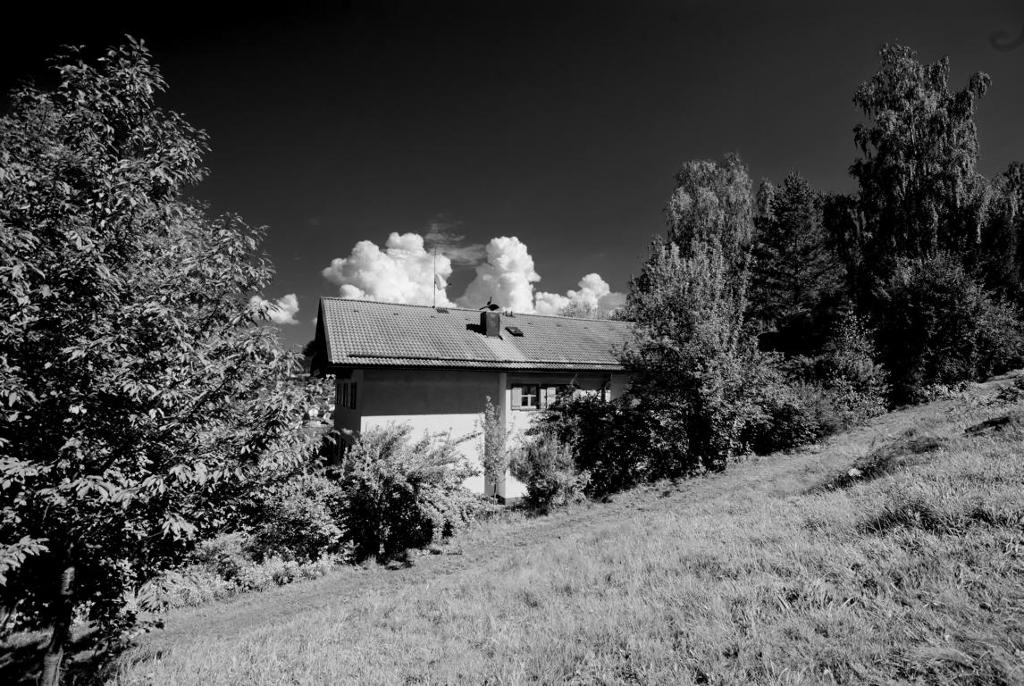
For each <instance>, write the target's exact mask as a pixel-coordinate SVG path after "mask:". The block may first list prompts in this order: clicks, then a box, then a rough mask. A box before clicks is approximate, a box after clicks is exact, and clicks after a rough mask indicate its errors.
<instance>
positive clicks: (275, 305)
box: [249, 293, 299, 324]
mask: <svg viewBox="0 0 1024 686" xmlns="http://www.w3.org/2000/svg"><path fill="white" fill-rule="evenodd" d="M249 307H251V308H252V309H253V310H257V311H259V312H260V313H261V315H262V316H265V317H266V318H267V319H269V320H270V321H272V322H274V323H275V324H298V323H299V322H298V320H297V319H295V315H296V314H298V312H299V299H298V298H297V297H295V294H294V293H289V294H288V295H285V296H283V297H281V298H278V299H277V300H267V299H266V298H262V297H260V296H258V295H254V296H252V297H251V298H249Z"/></svg>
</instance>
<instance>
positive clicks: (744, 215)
mask: <svg viewBox="0 0 1024 686" xmlns="http://www.w3.org/2000/svg"><path fill="white" fill-rule="evenodd" d="M675 182H676V186H675V189H674V190H673V192H672V196H671V198H669V202H668V206H667V207H666V208H665V216H666V220H667V222H668V242H669V243H671V244H674V245H676V246H678V247H679V249H680V251H681V253H682V256H683V257H688V256H690V254H691V252H692V250H701V249H702V248H701V246H703V245H707V244H710V243H716V244H717V245H718V246H719V247H720V248H721V251H722V254H723V256H724V257H725V258H726V262H727V263H728V268H729V269H730V270H732V271H736V272H741V271H743V270H744V269H745V267H746V259H747V257H748V256H749V248H750V242H751V240H752V238H753V235H754V224H753V216H754V207H753V204H752V203H751V193H750V176H749V175H748V174H747V168H746V166H745V165H744V164H743V161H742V160H741V159H740V158H739V155H735V154H730V155H726V156H725V159H724V160H723V161H722V162H721V163H718V162H714V161H712V160H693V161H690V162H687V163H686V164H684V165H683V167H682V169H680V170H679V171H678V172H677V173H676V176H675Z"/></svg>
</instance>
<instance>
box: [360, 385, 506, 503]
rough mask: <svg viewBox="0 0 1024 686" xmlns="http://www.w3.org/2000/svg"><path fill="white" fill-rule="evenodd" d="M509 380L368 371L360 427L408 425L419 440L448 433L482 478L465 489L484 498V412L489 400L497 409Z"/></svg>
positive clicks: (363, 392)
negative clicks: (429, 434)
mask: <svg viewBox="0 0 1024 686" xmlns="http://www.w3.org/2000/svg"><path fill="white" fill-rule="evenodd" d="M503 382H504V374H499V373H497V372H478V371H468V370H466V371H461V370H460V371H442V370H432V369H414V370H400V369H367V370H364V371H363V383H362V384H360V385H359V389H360V391H361V393H362V399H361V401H360V405H361V406H360V412H361V417H362V421H361V427H360V429H361V430H362V431H366V430H367V429H370V428H371V427H376V426H385V425H387V424H389V423H397V424H409V425H410V426H411V427H412V429H413V435H414V436H417V437H418V436H422V435H423V434H424V433H431V434H437V433H446V434H450V435H451V436H452V438H454V439H456V440H459V439H465V440H461V441H460V442H459V444H458V449H459V452H461V453H462V455H463V456H464V457H465V458H466V461H467V462H468V463H469V464H470V466H472V467H473V468H474V469H476V470H478V471H480V472H481V473H480V475H478V476H475V477H471V478H470V479H468V480H467V481H466V483H465V486H466V488H468V489H470V490H471V491H473V492H475V493H483V492H484V478H483V473H482V469H483V468H482V465H481V459H480V458H481V456H482V455H483V434H482V433H481V432H482V428H483V411H484V403H485V402H486V398H487V397H488V396H489V397H490V398H491V400H492V402H494V403H495V404H496V405H497V404H500V402H501V398H502V397H503V395H504V393H503V391H504V383H503Z"/></svg>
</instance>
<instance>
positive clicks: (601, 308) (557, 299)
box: [535, 272, 626, 317]
mask: <svg viewBox="0 0 1024 686" xmlns="http://www.w3.org/2000/svg"><path fill="white" fill-rule="evenodd" d="M577 286H578V287H579V290H575V291H574V290H570V291H569V292H568V293H566V294H565V295H559V294H558V293H546V292H543V291H538V292H537V294H536V296H535V308H536V311H537V313H538V314H561V313H562V312H563V311H564V310H565V309H566V308H570V309H571V310H573V311H575V312H576V313H580V314H584V313H585V314H590V315H592V316H596V317H607V316H609V315H610V314H613V313H614V312H615V311H616V310H618V309H619V308H621V307H622V306H623V305H625V304H626V294H625V293H616V292H613V291H612V289H611V286H609V285H608V282H607V281H605V280H604V279H602V278H601V275H600V274H597V273H594V272H591V273H590V274H587V275H586V276H584V277H583V278H582V279H580V280H579V283H577Z"/></svg>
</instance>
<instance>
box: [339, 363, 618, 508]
mask: <svg viewBox="0 0 1024 686" xmlns="http://www.w3.org/2000/svg"><path fill="white" fill-rule="evenodd" d="M345 382H348V383H355V384H357V386H356V388H357V392H356V396H357V397H356V407H355V408H354V409H353V408H346V407H342V403H341V387H342V386H341V384H342V383H345ZM627 382H628V376H627V375H626V374H624V373H613V374H608V373H602V374H590V375H585V374H517V373H505V372H494V371H472V370H459V371H444V370H432V369H408V370H401V369H365V370H353V371H352V372H351V373H350V374H349V376H348V378H341V377H339V378H338V401H337V403H336V406H335V427H336V428H337V429H339V430H340V431H342V432H343V433H346V432H347V433H348V434H349V435H350V436H351V437H353V438H354V436H355V434H356V433H358V432H360V431H366V430H368V429H370V428H373V427H381V426H386V425H388V424H391V423H396V424H408V425H409V426H411V427H412V430H413V435H414V436H415V437H420V436H422V435H423V434H424V433H430V434H438V433H446V434H450V435H451V436H452V438H454V439H456V440H458V439H465V440H461V441H460V442H459V444H458V449H459V452H460V453H462V455H463V456H464V457H465V459H466V461H467V462H468V463H469V464H470V466H472V467H473V468H474V469H476V470H478V471H480V474H479V475H477V476H474V477H471V478H469V479H467V481H466V482H465V484H464V485H465V486H466V488H468V489H470V490H471V491H473V492H475V493H486V494H488V495H491V494H495V495H499V496H501V497H502V498H504V499H515V498H520V497H522V496H524V495H526V486H525V485H524V484H523V483H521V482H520V481H518V480H517V479H515V478H514V477H512V476H511V474H506V477H505V479H504V480H500V481H499V483H497V484H492V483H486V484H485V483H484V478H483V473H482V471H483V468H482V463H481V457H482V455H483V434H482V429H483V411H484V404H485V400H486V398H487V397H490V398H491V401H492V402H493V403H494V404H495V405H496V406H498V409H499V416H500V417H502V418H503V430H505V431H506V432H507V435H508V447H509V448H511V449H514V448H515V446H516V444H517V443H518V442H519V441H521V440H522V437H523V434H524V433H525V431H526V430H527V429H529V427H530V426H531V425H532V424H533V422H534V421H535V420H536V418H537V417H538V416H539V413H538V412H537V411H536V410H533V411H531V410H521V409H515V408H513V407H512V386H513V385H519V384H538V385H541V386H562V385H568V384H574V385H576V386H577V387H578V388H580V390H581V391H583V392H597V391H600V390H602V389H608V390H609V391H610V396H611V397H612V398H615V397H618V396H620V395H621V394H622V393H623V392H624V391H625V388H626V384H627Z"/></svg>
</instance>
